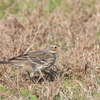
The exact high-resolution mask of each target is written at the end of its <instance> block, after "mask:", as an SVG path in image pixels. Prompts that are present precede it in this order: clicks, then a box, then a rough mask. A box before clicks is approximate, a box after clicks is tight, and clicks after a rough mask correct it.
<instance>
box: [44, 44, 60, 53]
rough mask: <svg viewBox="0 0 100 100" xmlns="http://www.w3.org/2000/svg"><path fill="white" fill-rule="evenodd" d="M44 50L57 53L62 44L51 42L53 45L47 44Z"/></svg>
mask: <svg viewBox="0 0 100 100" xmlns="http://www.w3.org/2000/svg"><path fill="white" fill-rule="evenodd" d="M44 50H46V51H48V52H50V53H53V54H55V53H57V52H58V51H60V50H61V48H60V46H59V45H57V44H51V45H49V46H47V47H46V48H45V49H44Z"/></svg>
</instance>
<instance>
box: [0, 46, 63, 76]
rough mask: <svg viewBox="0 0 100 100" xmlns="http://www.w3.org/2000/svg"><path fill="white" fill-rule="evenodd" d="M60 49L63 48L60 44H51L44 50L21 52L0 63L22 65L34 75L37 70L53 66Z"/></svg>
mask: <svg viewBox="0 0 100 100" xmlns="http://www.w3.org/2000/svg"><path fill="white" fill-rule="evenodd" d="M60 50H62V48H60V46H59V45H58V44H51V45H48V46H46V47H45V48H44V49H43V50H39V51H34V52H30V53H26V54H21V55H19V56H16V57H13V58H10V59H8V60H7V61H0V64H13V65H15V66H19V67H22V69H24V70H26V71H28V72H29V73H30V77H33V76H34V73H35V72H37V71H42V70H45V69H47V68H49V67H51V66H52V65H53V64H54V63H55V61H56V58H57V57H56V54H57V52H58V51H60Z"/></svg>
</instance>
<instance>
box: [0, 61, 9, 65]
mask: <svg viewBox="0 0 100 100" xmlns="http://www.w3.org/2000/svg"><path fill="white" fill-rule="evenodd" d="M0 64H11V62H7V61H0Z"/></svg>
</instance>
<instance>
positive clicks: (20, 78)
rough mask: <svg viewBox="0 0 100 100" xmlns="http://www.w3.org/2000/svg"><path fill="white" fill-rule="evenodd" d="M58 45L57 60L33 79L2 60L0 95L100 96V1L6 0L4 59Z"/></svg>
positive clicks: (99, 99) (70, 99)
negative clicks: (63, 49) (59, 49)
mask: <svg viewBox="0 0 100 100" xmlns="http://www.w3.org/2000/svg"><path fill="white" fill-rule="evenodd" d="M49 44H58V45H60V47H62V48H66V49H67V50H65V51H60V52H59V53H58V55H57V61H56V63H55V64H54V65H53V66H52V67H51V68H50V69H47V70H45V72H42V76H41V74H40V73H35V75H34V77H33V78H32V79H30V78H29V77H28V74H27V73H26V72H25V71H24V70H22V69H21V68H18V67H16V66H13V65H0V100H100V0H34V1H33V0H23V1H20V0H2V1H1V3H0V60H7V59H9V58H11V57H14V56H17V55H19V54H22V53H26V52H31V51H36V50H42V49H43V48H44V47H45V46H47V45H49Z"/></svg>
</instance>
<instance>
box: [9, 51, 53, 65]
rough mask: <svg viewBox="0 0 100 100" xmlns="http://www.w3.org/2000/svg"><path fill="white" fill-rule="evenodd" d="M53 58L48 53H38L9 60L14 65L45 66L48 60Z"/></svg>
mask: <svg viewBox="0 0 100 100" xmlns="http://www.w3.org/2000/svg"><path fill="white" fill-rule="evenodd" d="M49 57H51V56H50V55H49V54H48V53H47V52H44V51H36V52H31V53H29V54H22V55H19V56H17V57H13V58H11V59H9V60H8V61H9V62H13V63H33V64H36V63H38V64H44V63H45V62H47V59H48V58H49Z"/></svg>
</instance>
